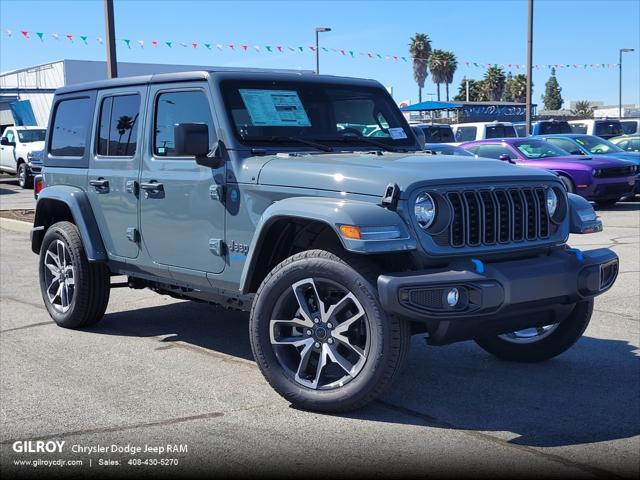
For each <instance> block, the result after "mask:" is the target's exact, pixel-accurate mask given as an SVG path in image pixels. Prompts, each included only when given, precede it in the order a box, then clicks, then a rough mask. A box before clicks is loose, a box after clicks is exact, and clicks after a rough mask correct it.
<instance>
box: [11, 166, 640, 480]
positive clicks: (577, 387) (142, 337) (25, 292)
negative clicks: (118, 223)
mask: <svg viewBox="0 0 640 480" xmlns="http://www.w3.org/2000/svg"><path fill="white" fill-rule="evenodd" d="M5 178H7V177H5ZM6 190H13V187H12V186H11V185H10V182H7V181H5V180H4V179H3V181H2V182H1V183H0V194H1V195H0V205H2V208H7V207H6V205H7V202H8V201H9V199H8V197H10V196H14V195H22V192H20V193H17V194H6V195H5V191H6ZM27 192H28V193H29V194H30V193H31V191H27ZM5 197H7V198H5ZM25 202H26V197H25ZM17 208H23V207H17ZM26 208H28V207H26ZM599 213H600V215H601V216H602V219H603V222H604V225H605V231H604V232H601V233H598V234H593V235H585V236H581V237H573V238H571V241H570V243H571V244H572V245H573V246H576V247H580V248H596V247H601V246H606V247H610V248H612V249H613V250H615V251H616V252H617V253H618V255H619V256H620V258H621V272H620V276H619V279H618V281H617V283H616V285H615V286H614V288H613V289H612V290H611V291H610V292H608V293H607V294H606V295H604V296H603V297H600V298H599V299H597V301H596V306H595V311H594V315H593V318H592V321H591V324H590V326H589V328H588V329H587V331H586V333H585V335H584V337H583V338H582V339H581V340H580V341H579V342H578V343H577V345H576V346H574V347H573V348H572V349H571V350H569V351H568V352H566V353H565V354H563V355H561V356H560V357H558V358H556V359H554V360H552V361H549V362H547V363H544V364H534V365H521V364H510V363H506V362H502V361H499V360H496V359H495V358H492V357H491V356H489V355H488V354H486V353H485V352H484V351H482V350H481V349H480V348H479V347H477V346H476V345H475V344H473V343H471V342H465V343H460V344H455V345H451V346H447V347H439V348H436V347H431V348H429V347H427V346H426V345H425V343H424V341H423V339H422V338H421V337H419V336H416V337H414V339H413V345H412V351H411V355H410V359H409V365H408V368H407V369H406V371H405V372H404V374H403V375H402V377H401V379H400V380H399V382H398V383H397V384H396V385H395V386H394V387H393V389H392V390H391V391H390V392H388V393H387V394H386V395H385V396H384V398H382V399H381V400H380V401H377V402H375V403H374V404H372V405H371V406H369V407H367V408H365V409H363V410H361V411H358V412H356V413H353V414H349V415H340V416H336V415H319V414H313V413H307V412H303V411H298V410H295V409H293V408H291V407H290V406H289V404H288V403H287V402H285V401H284V400H282V399H281V398H280V397H279V396H278V395H277V394H276V393H275V392H274V391H273V390H271V388H270V387H269V386H268V384H267V383H266V381H265V380H264V379H263V378H262V376H261V374H260V372H259V371H258V369H257V367H256V365H255V364H254V362H253V360H252V355H251V349H250V347H249V339H248V335H247V324H248V316H247V315H246V314H243V313H234V312H228V311H225V310H220V309H216V308H214V307H211V306H207V305H202V304H198V303H194V302H185V301H178V300H173V299H170V298H168V297H164V296H159V295H156V294H154V293H152V292H150V291H146V290H143V291H134V290H129V289H115V290H113V291H112V296H111V302H110V304H109V309H108V311H107V314H106V316H105V318H104V320H103V321H102V322H101V323H100V324H98V325H97V326H95V327H93V328H91V329H88V330H84V331H70V330H63V329H61V328H58V327H56V326H55V325H54V324H53V323H52V321H51V319H50V318H49V316H48V315H47V313H46V311H45V309H44V307H43V305H42V300H41V298H40V292H39V288H38V282H37V257H36V256H35V255H34V254H32V253H31V251H30V248H29V240H28V239H29V233H28V230H29V227H30V226H29V225H28V224H25V223H20V222H16V221H11V220H6V219H0V256H1V259H2V261H1V262H0V290H1V292H0V313H1V315H0V387H1V388H0V405H1V406H2V415H1V422H2V428H1V429H0V465H1V466H2V470H3V471H5V472H7V473H11V474H22V475H25V476H26V475H29V474H30V473H31V472H32V471H33V468H32V467H26V466H17V465H15V464H14V461H15V460H19V459H34V458H36V457H37V456H36V457H34V455H33V454H31V455H27V454H17V453H14V452H13V450H12V445H13V443H14V442H15V441H16V440H58V441H65V442H67V445H82V446H90V445H97V444H100V445H112V444H117V445H122V446H125V445H127V444H132V445H145V444H147V445H166V444H185V445H187V450H188V451H187V452H182V453H175V454H173V453H172V454H167V453H165V454H164V456H165V457H167V456H168V457H172V458H178V459H179V463H178V465H174V466H171V467H162V468H160V467H153V466H146V467H145V466H139V467H136V466H130V465H127V464H126V460H127V459H128V458H133V457H132V456H131V455H128V454H127V453H121V454H111V455H102V456H100V455H93V456H88V455H86V454H80V453H77V454H76V453H72V452H70V451H69V450H68V449H67V450H65V453H64V454H62V455H59V456H58V455H57V454H42V455H40V457H43V458H49V459H56V458H64V459H67V460H72V459H79V460H82V461H83V466H75V467H66V468H68V469H73V468H76V469H77V471H78V472H80V471H81V470H80V469H86V468H92V469H93V473H95V474H100V475H105V474H109V473H111V474H122V473H123V469H127V471H129V472H131V471H133V472H136V474H147V475H154V476H159V475H167V476H169V475H176V474H180V473H196V472H201V473H208V474H213V475H215V474H224V473H230V472H231V473H235V474H239V475H242V474H249V473H256V472H259V473H261V474H263V475H265V476H267V475H270V474H274V473H276V472H277V473H280V474H284V475H287V476H302V475H306V476H309V477H315V476H329V475H334V476H348V475H353V476H363V475H364V474H367V476H378V477H381V476H389V475H398V476H399V475H414V476H421V477H425V476H429V475H444V474H446V475H448V476H452V477H453V476H460V475H462V476H469V475H470V474H472V475H473V476H475V477H484V476H487V477H488V476H491V477H526V478H528V477H532V476H536V477H551V476H572V477H607V478H616V477H624V478H637V477H638V473H639V470H640V460H639V454H638V452H640V374H639V373H640V368H639V367H640V363H639V348H640V330H639V327H640V325H639V323H640V319H639V318H638V317H639V313H638V312H640V305H639V302H640V300H639V296H638V292H639V291H640V202H635V203H622V204H620V205H619V206H617V207H614V208H611V209H607V210H601V211H600V212H599ZM155 456H156V457H157V455H155ZM38 458H39V457H38ZM90 458H91V460H92V461H91V467H89V459H90ZM99 458H110V459H112V460H114V461H120V462H121V463H125V464H124V465H119V466H118V465H114V466H104V465H102V466H100V465H98V464H97V460H98V459H99ZM136 458H145V457H144V456H142V457H140V456H138V457H136ZM41 468H45V467H41ZM49 468H55V467H49ZM48 473H49V472H48ZM66 473H70V472H69V471H68V470H67V471H66ZM5 478H7V477H5Z"/></svg>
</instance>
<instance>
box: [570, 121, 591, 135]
mask: <svg viewBox="0 0 640 480" xmlns="http://www.w3.org/2000/svg"><path fill="white" fill-rule="evenodd" d="M569 126H570V127H571V133H587V124H586V123H570V124H569Z"/></svg>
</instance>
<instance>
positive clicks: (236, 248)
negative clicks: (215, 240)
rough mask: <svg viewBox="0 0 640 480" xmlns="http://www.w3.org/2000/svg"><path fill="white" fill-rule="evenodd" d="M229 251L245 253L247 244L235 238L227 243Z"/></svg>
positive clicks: (247, 249)
mask: <svg viewBox="0 0 640 480" xmlns="http://www.w3.org/2000/svg"><path fill="white" fill-rule="evenodd" d="M229 252H231V253H239V254H240V255H246V254H247V253H249V245H247V244H246V243H238V242H236V241H235V240H232V241H231V243H230V244H229Z"/></svg>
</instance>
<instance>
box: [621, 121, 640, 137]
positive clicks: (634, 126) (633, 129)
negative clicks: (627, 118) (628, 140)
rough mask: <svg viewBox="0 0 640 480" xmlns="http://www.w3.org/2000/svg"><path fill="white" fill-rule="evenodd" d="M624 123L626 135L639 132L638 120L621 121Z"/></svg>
mask: <svg viewBox="0 0 640 480" xmlns="http://www.w3.org/2000/svg"><path fill="white" fill-rule="evenodd" d="M620 124H621V125H622V133H624V134H625V135H631V134H632V133H638V123H637V122H633V121H632V122H620Z"/></svg>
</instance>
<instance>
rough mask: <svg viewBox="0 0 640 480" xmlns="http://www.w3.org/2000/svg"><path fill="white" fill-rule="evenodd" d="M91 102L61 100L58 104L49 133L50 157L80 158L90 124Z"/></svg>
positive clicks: (82, 99)
mask: <svg viewBox="0 0 640 480" xmlns="http://www.w3.org/2000/svg"><path fill="white" fill-rule="evenodd" d="M90 108H91V101H90V100H89V99H88V98H74V99H71V100H62V101H61V102H60V103H58V105H57V107H56V111H55V116H54V119H53V131H52V132H51V144H50V148H49V150H50V152H51V155H55V156H61V157H62V156H66V157H82V156H83V155H84V149H85V144H86V140H87V128H89V127H88V126H89V125H90V124H91V112H90Z"/></svg>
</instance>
